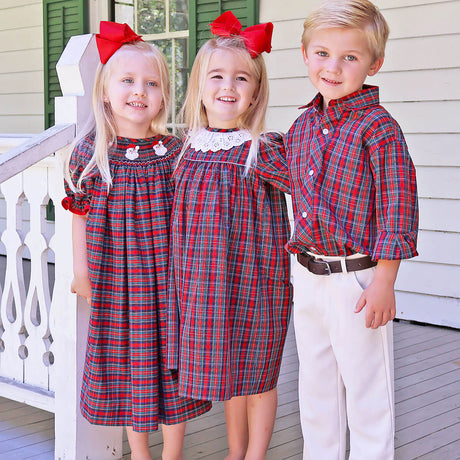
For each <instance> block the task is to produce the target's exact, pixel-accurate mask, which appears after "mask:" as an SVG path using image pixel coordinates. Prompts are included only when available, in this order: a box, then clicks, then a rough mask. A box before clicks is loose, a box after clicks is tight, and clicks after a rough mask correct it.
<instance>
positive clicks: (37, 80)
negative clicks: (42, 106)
mask: <svg viewBox="0 0 460 460" xmlns="http://www.w3.org/2000/svg"><path fill="white" fill-rule="evenodd" d="M43 85H44V82H43V72H40V71H39V70H35V71H30V72H21V73H20V74H10V73H3V74H2V73H0V94H10V93H20V92H21V91H24V88H27V91H28V92H30V93H40V92H43Z"/></svg>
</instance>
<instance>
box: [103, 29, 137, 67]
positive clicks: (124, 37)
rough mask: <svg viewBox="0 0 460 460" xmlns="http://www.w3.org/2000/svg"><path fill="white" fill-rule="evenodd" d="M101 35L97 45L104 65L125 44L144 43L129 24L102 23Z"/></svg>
mask: <svg viewBox="0 0 460 460" xmlns="http://www.w3.org/2000/svg"><path fill="white" fill-rule="evenodd" d="M99 27H100V33H99V34H97V35H96V44H97V49H98V51H99V57H100V58H101V62H102V64H105V63H106V62H107V61H108V60H109V59H110V58H111V57H112V55H113V53H115V51H117V50H119V49H120V48H121V47H122V46H123V45H124V44H125V43H130V42H137V41H139V40H141V41H142V37H141V36H140V35H137V34H135V33H134V31H133V30H132V29H131V27H129V26H128V24H126V23H125V24H119V23H118V22H111V21H101V23H100V26H99Z"/></svg>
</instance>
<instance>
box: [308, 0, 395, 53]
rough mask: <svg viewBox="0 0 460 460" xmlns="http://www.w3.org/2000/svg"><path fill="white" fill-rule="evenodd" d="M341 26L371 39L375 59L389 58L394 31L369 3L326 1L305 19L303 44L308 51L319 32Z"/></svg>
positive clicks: (363, 0) (378, 11)
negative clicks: (388, 52) (386, 56)
mask: <svg viewBox="0 0 460 460" xmlns="http://www.w3.org/2000/svg"><path fill="white" fill-rule="evenodd" d="M332 27H340V28H345V29H360V30H362V31H363V32H364V33H365V34H366V36H367V39H368V42H369V47H370V49H371V52H372V55H373V60H374V61H375V60H377V59H379V58H383V57H384V56H385V45H386V42H387V40H388V35H389V33H390V29H389V27H388V24H387V22H386V20H385V18H384V17H383V15H382V13H381V12H380V10H379V9H378V8H377V7H376V6H375V5H374V4H373V3H371V2H370V1H368V0H323V1H322V2H321V4H320V5H319V7H318V8H317V9H315V10H314V11H313V12H312V13H311V14H310V15H309V16H308V17H307V19H305V22H304V25H303V34H302V45H303V47H304V48H305V50H306V49H307V47H308V43H309V41H310V39H311V35H312V33H313V32H314V31H315V30H319V29H326V28H332Z"/></svg>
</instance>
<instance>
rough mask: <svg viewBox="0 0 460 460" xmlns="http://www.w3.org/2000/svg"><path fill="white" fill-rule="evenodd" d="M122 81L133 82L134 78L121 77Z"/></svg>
mask: <svg viewBox="0 0 460 460" xmlns="http://www.w3.org/2000/svg"><path fill="white" fill-rule="evenodd" d="M122 82H123V83H133V82H134V80H133V79H132V78H123V80H122Z"/></svg>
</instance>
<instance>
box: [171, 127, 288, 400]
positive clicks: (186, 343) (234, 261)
mask: <svg viewBox="0 0 460 460" xmlns="http://www.w3.org/2000/svg"><path fill="white" fill-rule="evenodd" d="M248 137H249V138H250V136H249V133H247V132H246V131H237V130H229V131H225V130H212V129H207V130H202V131H200V132H199V133H198V136H197V137H196V138H195V139H198V141H197V144H198V145H195V148H194V141H193V140H192V143H191V145H190V146H189V147H188V148H187V150H186V152H185V153H184V156H183V158H182V160H181V162H180V163H179V166H178V168H177V169H176V171H175V173H174V178H175V182H176V190H175V196H174V203H173V214H172V224H171V225H172V226H171V258H172V260H171V263H170V281H169V282H170V286H169V288H170V292H171V295H170V296H169V300H170V303H171V308H170V309H169V310H168V311H169V315H170V316H169V322H170V330H169V332H170V334H171V340H170V341H168V345H169V346H170V348H169V353H168V365H169V366H170V368H171V369H178V371H179V394H181V395H182V396H187V397H192V398H197V399H208V400H226V399H229V398H231V397H233V396H240V395H251V394H259V393H263V392H265V391H269V390H271V389H273V388H274V387H275V386H276V383H277V380H278V375H279V369H280V363H281V354H282V350H283V346H284V341H285V337H286V331H287V327H288V323H289V317H290V311H291V285H290V279H289V278H290V270H289V255H288V253H287V252H286V251H285V249H284V245H285V244H286V242H287V241H288V239H289V221H288V216H287V209H286V202H285V197H284V195H283V193H282V192H280V191H279V190H277V189H275V188H274V187H273V186H272V185H270V184H269V183H267V182H265V181H264V180H263V179H262V178H261V176H260V175H259V174H256V173H255V172H254V170H250V171H249V173H248V174H247V175H245V162H246V158H247V156H248V153H249V148H250V145H251V142H250V140H248ZM267 137H268V139H266V140H267V142H261V144H260V146H259V153H258V165H259V164H260V165H262V164H263V162H264V161H265V158H266V157H269V156H270V154H271V153H272V152H273V151H280V150H281V149H283V144H282V139H281V136H277V135H276V136H275V135H269V136H267ZM203 139H204V141H203ZM274 182H276V181H274Z"/></svg>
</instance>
